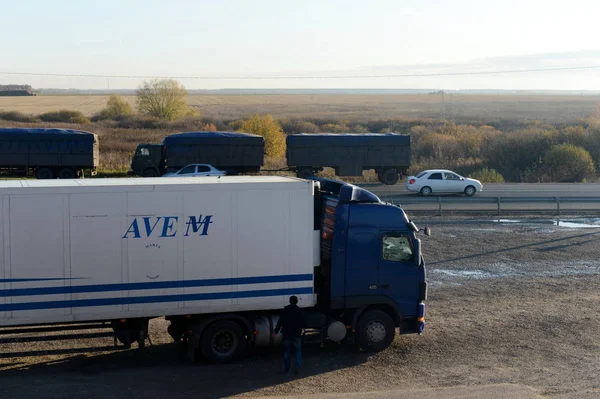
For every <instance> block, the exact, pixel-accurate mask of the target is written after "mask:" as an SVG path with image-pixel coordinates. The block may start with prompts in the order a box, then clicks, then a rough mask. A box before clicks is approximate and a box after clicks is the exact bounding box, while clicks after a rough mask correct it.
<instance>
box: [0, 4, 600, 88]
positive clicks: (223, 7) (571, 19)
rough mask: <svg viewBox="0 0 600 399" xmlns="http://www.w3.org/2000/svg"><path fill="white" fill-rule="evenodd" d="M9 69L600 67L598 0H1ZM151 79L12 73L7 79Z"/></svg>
mask: <svg viewBox="0 0 600 399" xmlns="http://www.w3.org/2000/svg"><path fill="white" fill-rule="evenodd" d="M0 10H2V11H1V13H2V14H1V15H2V18H1V23H0V71H1V72H36V73H66V74H101V75H104V74H106V75H161V76H223V75H227V76H248V75H278V76H285V75H288V76H290V75H294V76H297V75H303V76H304V75H368V74H375V75H383V74H398V73H402V74H404V73H409V74H418V73H432V72H434V73H436V72H465V71H481V70H486V71H493V70H505V69H529V68H556V67H571V66H589V65H599V66H600V42H599V40H598V38H599V37H600V28H599V27H598V16H599V15H600V1H598V0H589V1H588V0H569V1H564V0H562V1H554V0H519V1H513V0H502V1H494V2H492V1H488V0H474V1H467V0H448V1H441V0H413V1H406V0H404V1H403V0H368V1H366V0H344V1H342V0H339V1H338V0H335V1H334V0H302V1H291V0H254V1H243V0H212V1H202V0H170V1H164V0H163V1H157V0H144V1H141V0H119V1H114V0H102V1H89V0H79V1H77V0H73V1H67V0H52V1H50V0H19V1H17V0H0ZM181 81H182V82H183V83H184V84H185V85H186V87H188V88H200V89H202V88H206V89H212V88H232V87H234V88H253V87H265V88H273V87H278V88H295V87H297V88H340V87H343V88H360V87H364V88H441V89H467V88H498V89H577V90H585V89H589V90H598V89H600V68H598V69H590V70H578V71H568V72H543V73H527V74H518V75H517V74H511V75H486V76H452V77H410V78H408V77H406V78H385V79H354V80H353V79H339V80H337V79H336V80H324V79H314V80H313V79H310V80H292V79H288V80H260V81H256V80H235V81H229V80H189V79H187V80H186V79H181ZM8 83H29V84H32V85H33V86H34V87H60V88H69V87H75V88H106V87H107V85H110V87H111V88H132V87H136V86H137V85H138V84H139V83H140V80H136V79H122V78H111V79H99V78H77V77H60V78H59V77H32V76H9V75H2V74H0V84H8Z"/></svg>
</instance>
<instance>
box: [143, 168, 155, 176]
mask: <svg viewBox="0 0 600 399" xmlns="http://www.w3.org/2000/svg"><path fill="white" fill-rule="evenodd" d="M157 176H158V173H157V172H156V170H154V169H152V168H148V169H146V170H144V171H143V172H142V177H157Z"/></svg>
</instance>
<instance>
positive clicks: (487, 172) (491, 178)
mask: <svg viewBox="0 0 600 399" xmlns="http://www.w3.org/2000/svg"><path fill="white" fill-rule="evenodd" d="M469 177H470V178H472V179H477V180H479V181H480V182H482V183H504V177H502V175H501V174H500V173H498V172H497V171H495V170H494V169H488V168H483V169H478V170H476V171H475V172H473V173H471V174H470V175H469Z"/></svg>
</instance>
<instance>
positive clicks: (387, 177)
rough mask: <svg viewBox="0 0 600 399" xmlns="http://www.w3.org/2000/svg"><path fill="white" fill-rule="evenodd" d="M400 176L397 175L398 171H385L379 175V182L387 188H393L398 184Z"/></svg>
mask: <svg viewBox="0 0 600 399" xmlns="http://www.w3.org/2000/svg"><path fill="white" fill-rule="evenodd" d="M399 179H400V176H399V175H398V171H397V170H396V169H386V170H384V171H383V173H381V177H380V179H379V181H381V182H382V183H383V184H387V185H388V186H393V185H394V184H396V183H398V180H399Z"/></svg>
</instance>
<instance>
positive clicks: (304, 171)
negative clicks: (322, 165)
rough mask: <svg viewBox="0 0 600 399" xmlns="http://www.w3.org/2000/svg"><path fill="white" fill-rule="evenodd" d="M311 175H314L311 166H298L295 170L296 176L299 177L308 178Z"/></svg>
mask: <svg viewBox="0 0 600 399" xmlns="http://www.w3.org/2000/svg"><path fill="white" fill-rule="evenodd" d="M312 175H314V173H313V170H312V168H308V167H300V168H298V170H297V171H296V177H298V178H300V179H308V178H309V177H310V176H312Z"/></svg>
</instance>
